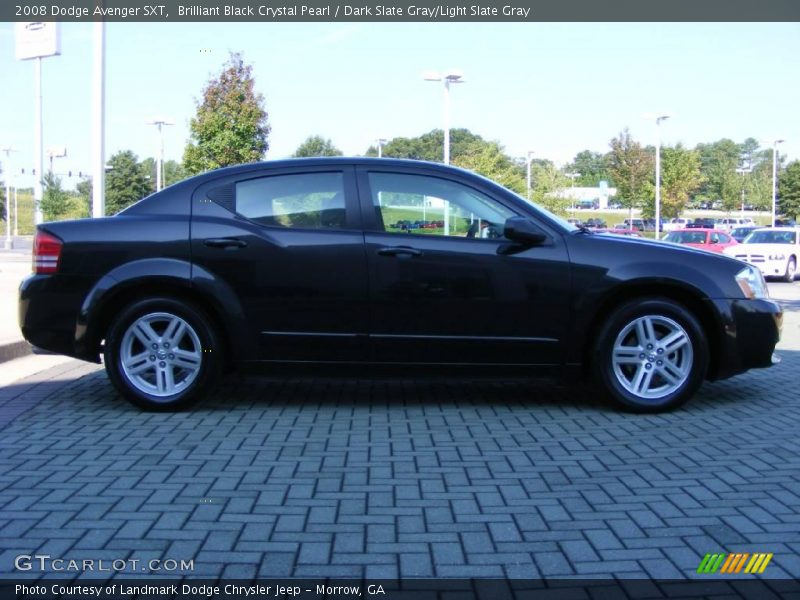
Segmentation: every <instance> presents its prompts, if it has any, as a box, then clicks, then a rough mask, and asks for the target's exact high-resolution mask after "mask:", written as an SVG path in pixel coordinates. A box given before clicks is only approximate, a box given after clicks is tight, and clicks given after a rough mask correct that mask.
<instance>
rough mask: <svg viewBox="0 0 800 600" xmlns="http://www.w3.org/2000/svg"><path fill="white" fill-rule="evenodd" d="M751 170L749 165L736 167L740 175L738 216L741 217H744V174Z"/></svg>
mask: <svg viewBox="0 0 800 600" xmlns="http://www.w3.org/2000/svg"><path fill="white" fill-rule="evenodd" d="M752 171H753V169H752V168H751V167H739V168H738V169H736V172H737V173H738V174H739V175H741V176H742V210H741V211H740V213H739V216H740V217H741V218H742V219H744V176H745V175H747V174H748V173H751V172H752Z"/></svg>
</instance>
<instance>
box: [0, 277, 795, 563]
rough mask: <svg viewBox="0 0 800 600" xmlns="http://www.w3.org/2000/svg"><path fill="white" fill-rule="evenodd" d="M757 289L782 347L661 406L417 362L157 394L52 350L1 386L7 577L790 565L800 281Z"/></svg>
mask: <svg viewBox="0 0 800 600" xmlns="http://www.w3.org/2000/svg"><path fill="white" fill-rule="evenodd" d="M770 290H771V293H772V295H773V296H775V297H778V298H780V299H782V300H783V302H784V305H785V307H786V309H787V314H786V317H785V323H784V334H783V339H782V341H781V344H780V346H779V348H780V354H781V356H782V358H783V362H782V364H781V365H780V366H778V367H775V368H773V369H768V370H760V371H752V372H750V373H747V374H745V375H742V376H739V377H736V378H734V379H731V380H728V381H722V382H716V383H707V384H705V385H704V386H703V388H702V389H701V391H700V393H699V394H698V396H697V397H696V398H695V400H694V401H693V402H692V403H691V404H689V405H688V406H687V407H686V408H685V409H683V410H680V411H678V412H675V413H672V414H666V415H656V416H635V415H629V414H623V413H620V412H617V411H616V410H614V409H613V408H609V407H608V406H606V405H604V404H602V403H600V402H599V401H598V400H597V399H596V394H595V392H594V390H593V389H592V388H591V386H577V385H568V384H566V383H563V382H558V381H550V380H536V381H523V380H510V381H501V380H495V381H490V380H485V379H484V380H468V379H459V380H435V379H415V378H413V375H409V377H408V378H404V379H368V378H364V379H347V380H333V379H291V380H286V381H280V380H276V379H264V378H256V377H228V378H227V379H225V381H224V382H223V383H222V384H221V385H220V386H219V387H218V388H217V389H215V390H214V391H213V392H212V393H211V394H210V397H209V398H208V399H207V400H206V401H204V402H203V403H202V404H201V405H200V406H198V407H197V408H196V409H194V410H192V411H191V412H186V413H180V414H149V413H143V412H140V411H138V410H137V409H135V408H133V407H132V406H130V405H129V404H128V403H127V402H125V401H123V400H122V399H120V398H119V397H117V396H116V394H115V393H114V392H113V390H112V387H111V385H110V383H109V382H108V380H107V379H106V377H105V375H104V373H103V372H102V370H100V368H99V367H98V366H97V365H88V364H84V363H79V362H77V361H68V362H65V363H63V364H60V365H58V366H56V367H52V368H50V369H48V370H46V371H44V372H41V373H38V374H36V375H34V376H30V377H27V378H25V379H23V380H19V381H16V382H15V383H12V384H9V385H6V386H5V387H4V388H2V389H0V576H5V577H10V576H12V574H13V575H14V576H18V575H20V573H19V572H15V570H14V558H15V557H16V556H18V555H20V554H49V555H51V556H52V557H60V558H78V559H84V558H88V559H95V560H99V559H107V560H113V559H128V560H130V559H138V560H141V561H149V560H153V559H175V560H178V561H180V560H181V559H183V560H188V559H194V570H193V571H191V574H193V575H198V576H200V575H203V576H217V575H224V576H228V577H251V576H256V575H261V576H271V577H283V576H309V577H316V576H332V577H334V576H341V577H370V578H372V577H375V578H394V577H398V576H402V577H431V576H440V577H501V576H507V577H512V578H538V577H566V576H584V577H596V576H608V575H615V576H618V577H653V578H683V577H697V576H698V575H697V573H696V570H697V567H698V565H699V563H700V561H701V559H702V558H703V556H704V555H705V554H706V553H717V552H748V553H753V552H769V553H774V557H773V559H772V562H771V563H770V564H769V566H768V568H767V570H766V571H765V573H764V576H765V577H777V578H789V577H793V578H796V577H800V557H798V554H799V553H800V438H799V437H798V431H800V394H799V393H798V389H797V385H798V383H797V382H798V376H797V374H798V372H800V282H796V283H794V284H770ZM9 364H13V363H6V365H5V366H4V367H2V368H7V367H8V365H9ZM184 574H189V573H184ZM41 575H42V573H41V572H39V571H36V570H34V571H32V572H29V573H27V574H26V576H29V577H39V576H41ZM74 575H75V574H74V573H73V574H72V575H71V576H74Z"/></svg>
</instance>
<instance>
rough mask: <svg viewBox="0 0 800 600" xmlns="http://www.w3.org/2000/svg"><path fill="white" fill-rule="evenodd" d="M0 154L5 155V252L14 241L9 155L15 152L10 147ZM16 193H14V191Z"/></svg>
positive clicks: (11, 246) (1, 149) (0, 149)
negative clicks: (12, 237)
mask: <svg viewBox="0 0 800 600" xmlns="http://www.w3.org/2000/svg"><path fill="white" fill-rule="evenodd" d="M0 152H4V153H5V155H6V160H5V161H4V162H5V164H4V165H3V166H4V167H5V168H6V174H7V175H6V240H5V243H4V244H3V247H4V248H5V249H6V250H11V249H12V248H13V247H14V241H13V240H12V239H11V176H12V171H11V167H10V166H9V165H10V164H11V153H12V152H16V150H15V149H14V148H12V147H11V146H6V147H5V148H0ZM15 193H16V191H15Z"/></svg>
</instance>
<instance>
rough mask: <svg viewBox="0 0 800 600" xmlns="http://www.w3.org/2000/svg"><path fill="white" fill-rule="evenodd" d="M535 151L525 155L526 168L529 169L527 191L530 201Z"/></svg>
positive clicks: (529, 151)
mask: <svg viewBox="0 0 800 600" xmlns="http://www.w3.org/2000/svg"><path fill="white" fill-rule="evenodd" d="M533 154H534V153H533V150H528V153H527V154H526V155H525V166H526V168H527V177H526V181H527V190H528V200H530V199H531V189H532V187H531V163H532V162H533Z"/></svg>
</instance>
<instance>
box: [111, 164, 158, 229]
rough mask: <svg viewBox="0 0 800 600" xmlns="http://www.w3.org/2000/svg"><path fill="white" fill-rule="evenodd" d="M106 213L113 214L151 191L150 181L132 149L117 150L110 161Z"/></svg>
mask: <svg viewBox="0 0 800 600" xmlns="http://www.w3.org/2000/svg"><path fill="white" fill-rule="evenodd" d="M108 165H109V167H111V169H110V171H109V172H108V173H107V174H106V214H108V215H113V214H116V213H118V212H119V211H121V210H122V209H124V208H127V207H128V206H130V205H131V204H133V203H134V202H138V201H139V200H141V199H142V198H144V197H145V196H147V195H148V194H150V193H151V187H150V181H149V180H148V179H147V175H146V174H145V172H144V169H143V168H142V165H140V164H139V162H138V160H137V157H136V155H135V154H134V153H133V152H131V151H130V150H122V151H120V152H117V153H116V154H115V155H114V156H112V157H111V158H110V159H109V161H108Z"/></svg>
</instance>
